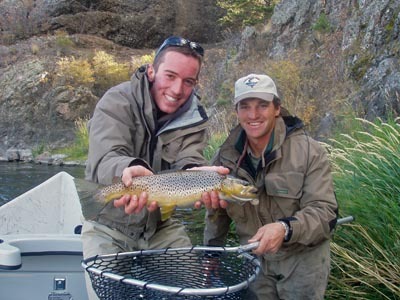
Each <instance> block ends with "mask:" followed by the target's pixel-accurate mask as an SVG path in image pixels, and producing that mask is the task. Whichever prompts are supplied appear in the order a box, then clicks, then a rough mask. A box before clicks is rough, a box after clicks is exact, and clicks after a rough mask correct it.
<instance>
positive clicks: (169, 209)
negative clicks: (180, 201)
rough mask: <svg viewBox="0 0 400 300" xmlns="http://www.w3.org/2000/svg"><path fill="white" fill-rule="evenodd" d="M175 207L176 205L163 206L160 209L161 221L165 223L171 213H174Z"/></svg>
mask: <svg viewBox="0 0 400 300" xmlns="http://www.w3.org/2000/svg"><path fill="white" fill-rule="evenodd" d="M175 207H176V205H164V206H162V207H160V211H161V221H165V220H168V219H169V218H171V216H172V214H173V212H174V211H175Z"/></svg>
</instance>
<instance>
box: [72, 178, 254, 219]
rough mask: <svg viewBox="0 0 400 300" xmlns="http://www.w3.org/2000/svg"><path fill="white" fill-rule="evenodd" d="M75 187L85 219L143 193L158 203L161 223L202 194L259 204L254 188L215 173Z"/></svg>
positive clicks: (76, 180) (198, 198)
mask: <svg viewBox="0 0 400 300" xmlns="http://www.w3.org/2000/svg"><path fill="white" fill-rule="evenodd" d="M75 185H76V187H77V191H78V195H79V198H80V201H81V205H82V212H83V215H84V217H85V218H86V219H87V220H90V219H93V218H95V217H96V216H97V215H98V213H99V212H100V211H101V210H102V209H103V208H104V206H105V205H106V204H107V203H108V202H110V201H111V200H114V199H119V198H120V197H122V196H123V195H126V194H129V195H137V196H139V195H140V194H141V193H142V192H146V193H147V194H148V201H149V203H150V202H152V201H156V202H157V204H158V206H159V207H160V210H161V219H162V220H163V221H164V220H167V219H168V218H169V217H171V215H172V213H173V211H174V210H175V208H176V207H188V206H191V205H193V204H194V203H195V202H196V201H198V200H200V199H201V195H202V194H203V193H204V192H210V191H212V190H214V191H217V192H218V195H219V197H220V199H224V200H226V201H230V202H236V203H243V204H244V203H246V202H250V203H252V204H253V205H256V204H258V199H257V188H255V187H254V186H252V185H250V184H249V183H248V182H247V181H244V180H241V179H237V178H234V177H231V176H226V175H220V174H218V173H217V172H214V171H199V170H196V171H195V170H193V171H176V172H166V173H161V174H155V175H150V176H140V177H134V178H133V179H132V185H130V186H128V187H127V186H125V185H124V184H123V183H122V182H118V183H115V184H112V185H109V186H101V185H98V184H95V183H92V182H88V181H85V180H80V179H75Z"/></svg>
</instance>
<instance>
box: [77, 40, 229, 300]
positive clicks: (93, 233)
mask: <svg viewBox="0 0 400 300" xmlns="http://www.w3.org/2000/svg"><path fill="white" fill-rule="evenodd" d="M203 55H204V50H203V48H202V47H201V46H200V45H199V44H198V43H195V42H191V41H189V40H187V39H184V38H181V37H170V38H168V39H166V40H165V41H164V43H163V44H162V45H161V46H160V48H159V49H158V50H157V52H156V55H155V58H154V61H153V63H152V64H148V65H145V66H142V67H140V68H139V69H138V70H137V71H136V72H135V73H134V74H133V76H132V77H131V80H130V81H129V82H124V83H121V84H119V85H117V86H115V87H113V88H111V89H110V90H108V91H107V92H106V93H105V94H104V96H103V97H102V98H101V99H100V101H99V102H98V104H97V106H96V108H95V111H94V114H93V117H92V118H91V120H90V122H89V155H88V164H87V167H86V179H87V180H91V181H94V182H98V183H101V184H105V185H107V184H111V183H112V180H113V178H114V177H120V178H122V181H123V183H124V184H125V185H126V186H129V185H130V184H131V183H132V181H131V178H132V177H136V176H146V175H151V174H153V173H157V172H160V171H164V170H185V169H190V168H197V169H208V170H210V169H211V170H215V171H218V172H220V173H221V174H226V173H227V172H228V171H229V170H228V169H226V168H223V167H207V165H208V162H207V161H206V159H205V158H204V157H203V149H204V148H205V147H206V142H207V132H206V129H207V121H208V117H207V114H206V112H205V110H204V108H203V106H201V104H200V101H199V97H198V96H197V94H196V90H195V87H196V85H197V82H198V78H199V73H200V68H201V64H202V60H203ZM202 166H204V167H202ZM147 198H148V197H147V194H146V193H143V194H142V195H140V197H137V196H129V195H125V196H123V197H121V198H120V199H118V200H115V201H113V202H111V203H109V204H108V205H107V206H106V207H105V208H104V209H103V210H102V211H101V212H100V214H99V215H98V217H97V218H96V219H95V220H87V221H85V222H84V225H83V229H82V242H83V253H84V257H85V258H88V257H91V256H94V255H102V254H110V253H118V252H124V251H134V250H141V249H160V248H168V247H185V246H191V242H190V239H189V237H188V236H187V234H186V232H185V229H184V226H183V225H182V224H181V223H180V222H178V221H175V220H173V219H168V220H166V221H161V216H160V210H159V208H158V206H157V204H156V203H155V202H153V203H147ZM202 200H203V203H204V204H205V205H206V206H207V207H210V206H215V205H218V204H216V202H218V201H219V199H218V198H217V196H216V194H215V193H214V192H212V193H209V194H208V193H205V194H204V195H203V199H202ZM213 203H214V204H213ZM200 206H201V203H199V202H198V203H196V207H200ZM86 279H87V287H88V293H89V298H90V299H96V298H97V297H96V295H95V293H94V291H93V289H92V288H91V283H90V279H88V277H87V278H86Z"/></svg>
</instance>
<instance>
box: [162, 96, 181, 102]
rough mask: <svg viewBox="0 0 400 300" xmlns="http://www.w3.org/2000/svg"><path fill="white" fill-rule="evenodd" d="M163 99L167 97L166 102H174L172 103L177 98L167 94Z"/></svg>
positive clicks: (176, 100)
mask: <svg viewBox="0 0 400 300" xmlns="http://www.w3.org/2000/svg"><path fill="white" fill-rule="evenodd" d="M165 99H167V101H168V102H174V103H175V102H178V99H177V98H174V97H172V96H169V95H165Z"/></svg>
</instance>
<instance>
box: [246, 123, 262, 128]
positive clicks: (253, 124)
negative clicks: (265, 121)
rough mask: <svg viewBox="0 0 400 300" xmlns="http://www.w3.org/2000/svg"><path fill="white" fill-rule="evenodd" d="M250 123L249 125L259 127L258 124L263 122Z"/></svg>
mask: <svg viewBox="0 0 400 300" xmlns="http://www.w3.org/2000/svg"><path fill="white" fill-rule="evenodd" d="M248 124H249V126H252V127H257V126H260V125H261V122H249V123H248Z"/></svg>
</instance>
